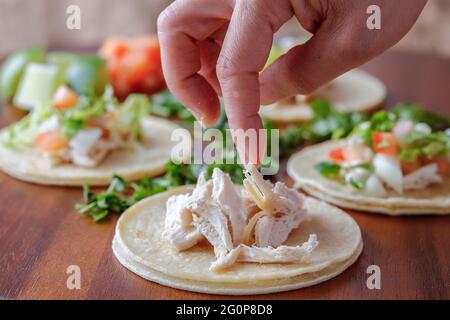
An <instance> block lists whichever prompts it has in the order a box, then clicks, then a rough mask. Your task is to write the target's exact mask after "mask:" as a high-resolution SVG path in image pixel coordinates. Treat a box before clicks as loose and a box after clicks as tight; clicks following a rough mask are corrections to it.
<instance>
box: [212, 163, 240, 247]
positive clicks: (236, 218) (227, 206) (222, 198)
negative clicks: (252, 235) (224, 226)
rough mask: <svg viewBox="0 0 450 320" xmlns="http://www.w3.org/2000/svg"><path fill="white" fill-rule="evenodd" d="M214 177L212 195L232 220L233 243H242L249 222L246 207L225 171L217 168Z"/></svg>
mask: <svg viewBox="0 0 450 320" xmlns="http://www.w3.org/2000/svg"><path fill="white" fill-rule="evenodd" d="M212 179H213V190H212V197H213V199H214V200H215V202H216V203H217V204H218V205H219V207H220V208H221V209H222V211H223V213H225V215H226V216H227V217H228V219H229V220H230V223H231V232H232V235H233V244H234V245H235V246H237V245H239V244H240V243H242V240H243V237H244V231H245V225H246V223H247V210H246V207H245V206H244V203H243V201H242V198H241V196H240V195H239V193H238V192H237V190H236V187H235V186H234V185H233V183H232V182H231V179H230V178H229V176H227V175H226V174H225V173H224V172H223V171H221V170H219V169H217V168H216V169H215V170H214V171H213V175H212Z"/></svg>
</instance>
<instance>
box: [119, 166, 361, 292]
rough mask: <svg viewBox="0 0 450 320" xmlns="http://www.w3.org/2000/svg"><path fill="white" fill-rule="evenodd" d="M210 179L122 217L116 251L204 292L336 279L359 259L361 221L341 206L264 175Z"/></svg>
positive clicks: (135, 267) (124, 260)
mask: <svg viewBox="0 0 450 320" xmlns="http://www.w3.org/2000/svg"><path fill="white" fill-rule="evenodd" d="M245 176H246V178H245V179H244V186H243V187H242V186H237V185H234V184H233V183H232V182H231V180H230V178H229V176H228V175H226V174H225V173H223V172H222V171H221V170H220V169H218V168H215V169H214V171H213V174H212V179H211V180H206V179H205V178H203V177H200V178H199V180H198V182H197V185H196V186H183V187H179V188H176V189H172V190H170V191H167V192H165V193H161V194H158V195H155V196H152V197H150V198H147V199H146V200H144V201H142V202H140V203H138V204H136V205H135V206H133V207H132V208H130V209H129V210H128V211H126V212H125V213H124V214H123V215H122V216H121V218H120V219H119V221H118V223H117V227H116V233H115V236H114V240H113V251H114V254H115V256H116V257H117V259H118V260H119V261H120V263H121V264H123V265H124V266H125V267H126V268H128V269H129V270H131V271H132V272H134V273H136V274H138V275H139V276H141V277H143V278H145V279H148V280H150V281H153V282H156V283H159V284H162V285H165V286H169V287H173V288H178V289H183V290H189V291H195V292H203V293H210V294H228V295H244V294H264V293H272V292H281V291H287V290H294V289H299V288H303V287H307V286H311V285H314V284H317V283H320V282H323V281H326V280H328V279H330V278H332V277H335V276H337V275H338V274H340V273H341V272H343V271H344V270H345V269H347V268H348V267H349V266H350V265H352V264H353V263H354V262H355V261H356V259H357V258H358V256H359V255H360V253H361V251H362V247H363V243H362V237H361V232H360V229H359V227H358V225H357V223H356V222H355V221H354V220H353V219H352V218H351V217H350V216H349V215H347V214H346V213H345V212H343V211H342V210H340V209H338V208H336V207H333V206H331V205H329V204H327V203H325V202H322V201H318V200H315V199H313V198H309V197H306V196H303V195H302V194H300V193H298V192H297V191H296V190H294V189H291V188H288V187H287V186H286V185H285V184H284V183H282V182H277V183H275V184H273V183H271V182H270V181H266V180H264V179H263V177H262V176H261V174H260V173H259V172H258V171H257V170H256V168H255V167H254V166H249V167H247V168H246V171H245Z"/></svg>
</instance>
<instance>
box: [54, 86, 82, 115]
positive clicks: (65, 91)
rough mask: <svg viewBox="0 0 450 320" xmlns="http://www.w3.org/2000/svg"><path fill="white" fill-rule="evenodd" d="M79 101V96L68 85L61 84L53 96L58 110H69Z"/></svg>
mask: <svg viewBox="0 0 450 320" xmlns="http://www.w3.org/2000/svg"><path fill="white" fill-rule="evenodd" d="M77 103H78V96H77V95H76V93H75V92H73V91H72V90H70V89H69V88H68V87H67V86H61V87H59V88H58V90H56V93H55V95H54V97H53V105H54V106H55V108H56V109H58V110H67V109H70V108H72V107H73V106H75V105H76V104H77Z"/></svg>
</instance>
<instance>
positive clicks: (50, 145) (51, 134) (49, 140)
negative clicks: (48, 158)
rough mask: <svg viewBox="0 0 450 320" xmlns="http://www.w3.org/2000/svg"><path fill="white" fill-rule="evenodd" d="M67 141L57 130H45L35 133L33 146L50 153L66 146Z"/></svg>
mask: <svg viewBox="0 0 450 320" xmlns="http://www.w3.org/2000/svg"><path fill="white" fill-rule="evenodd" d="M67 144H68V141H67V139H66V137H65V136H64V134H62V133H61V132H59V131H47V132H42V133H40V134H38V135H37V137H36V138H35V139H34V142H33V146H34V148H35V149H36V150H37V151H39V152H43V153H52V152H57V151H60V150H63V149H65V148H66V147H67Z"/></svg>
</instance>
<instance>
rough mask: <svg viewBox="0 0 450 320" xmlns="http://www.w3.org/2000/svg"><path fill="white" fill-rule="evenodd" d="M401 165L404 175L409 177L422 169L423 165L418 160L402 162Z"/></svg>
mask: <svg viewBox="0 0 450 320" xmlns="http://www.w3.org/2000/svg"><path fill="white" fill-rule="evenodd" d="M401 165H402V172H403V174H404V175H407V174H409V173H411V172H413V171H416V170H417V169H419V168H420V167H422V165H423V164H422V163H421V162H420V161H419V160H416V161H402V163H401Z"/></svg>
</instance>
